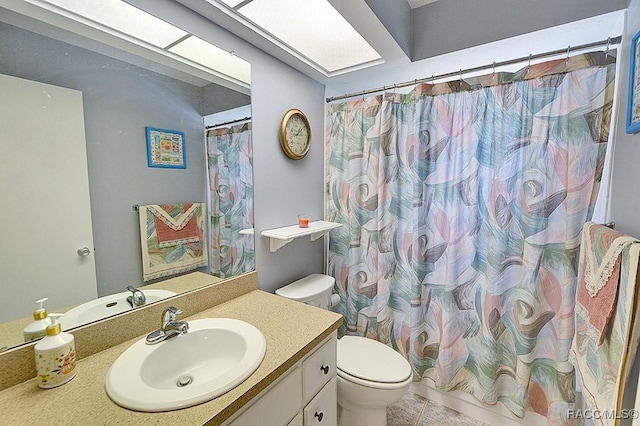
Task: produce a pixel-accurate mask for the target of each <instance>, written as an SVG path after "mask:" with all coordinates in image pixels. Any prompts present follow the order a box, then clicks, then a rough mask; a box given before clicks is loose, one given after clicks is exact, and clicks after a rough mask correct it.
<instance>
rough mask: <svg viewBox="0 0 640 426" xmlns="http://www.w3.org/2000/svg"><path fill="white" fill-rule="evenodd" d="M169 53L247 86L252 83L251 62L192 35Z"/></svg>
mask: <svg viewBox="0 0 640 426" xmlns="http://www.w3.org/2000/svg"><path fill="white" fill-rule="evenodd" d="M169 52H172V53H175V54H177V55H180V56H182V57H183V58H187V59H190V60H192V61H193V62H196V63H199V64H201V65H204V66H205V67H208V68H210V69H212V70H216V71H218V72H221V73H222V74H226V75H227V76H233V77H234V78H237V79H238V80H240V81H243V82H245V83H247V84H250V83H251V65H250V64H249V62H247V61H245V60H243V59H241V58H238V57H237V56H234V55H233V54H231V53H229V52H227V51H226V50H223V49H220V48H219V47H216V46H214V45H212V44H211V43H208V42H206V41H204V40H202V39H200V38H198V37H196V36H193V35H192V36H190V37H188V38H187V39H185V40H183V41H181V42H179V43H177V44H176V45H174V46H172V47H171V48H169Z"/></svg>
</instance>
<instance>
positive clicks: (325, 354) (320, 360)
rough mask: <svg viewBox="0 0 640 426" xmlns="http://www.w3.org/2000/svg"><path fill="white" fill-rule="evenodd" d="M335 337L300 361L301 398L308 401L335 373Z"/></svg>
mask: <svg viewBox="0 0 640 426" xmlns="http://www.w3.org/2000/svg"><path fill="white" fill-rule="evenodd" d="M336 342H337V340H336V338H335V337H333V335H332V337H331V338H329V340H327V341H326V343H324V344H323V345H322V346H321V347H320V348H319V349H318V350H316V351H315V352H313V353H312V354H311V355H309V357H308V358H307V359H305V360H304V361H303V362H302V380H303V386H302V388H303V399H304V401H305V402H308V401H310V400H311V398H313V397H314V396H315V394H316V393H318V391H319V390H320V389H322V386H324V384H325V383H327V382H328V381H329V379H331V378H332V377H335V375H336V347H337V343H336Z"/></svg>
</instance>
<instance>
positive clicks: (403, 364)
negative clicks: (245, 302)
mask: <svg viewBox="0 0 640 426" xmlns="http://www.w3.org/2000/svg"><path fill="white" fill-rule="evenodd" d="M334 283H335V280H334V278H333V277H330V276H328V275H322V274H312V275H309V276H307V277H304V278H302V279H300V280H298V281H295V282H293V283H291V284H289V285H286V286H284V287H282V288H280V289H278V290H276V294H277V295H279V296H282V297H286V298H288V299H293V300H297V301H299V302H303V303H307V304H309V305H313V306H317V307H320V308H323V309H329V308H330V307H331V305H332V296H331V291H332V289H333V285H334ZM335 297H337V296H334V300H333V302H334V303H335V301H336V300H335ZM338 300H339V299H338ZM337 352H338V357H337V367H338V368H337V376H338V405H339V407H340V410H339V421H338V424H339V425H341V426H386V424H387V407H388V406H390V405H392V404H394V403H396V402H398V401H399V400H400V399H402V397H403V396H404V395H405V394H406V393H407V392H408V391H409V385H410V384H411V380H412V373H411V366H410V365H409V363H408V362H407V360H406V359H404V358H403V357H402V355H400V354H399V353H397V352H396V351H394V350H393V349H392V348H390V347H389V346H387V345H385V344H383V343H380V342H378V341H376V340H372V339H367V338H365V337H357V336H344V337H342V338H341V339H339V340H338V349H337Z"/></svg>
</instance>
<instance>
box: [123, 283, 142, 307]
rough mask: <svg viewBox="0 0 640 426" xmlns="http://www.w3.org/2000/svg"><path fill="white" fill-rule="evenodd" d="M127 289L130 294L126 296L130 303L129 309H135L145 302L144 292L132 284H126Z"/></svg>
mask: <svg viewBox="0 0 640 426" xmlns="http://www.w3.org/2000/svg"><path fill="white" fill-rule="evenodd" d="M127 290H129V291H130V292H131V296H129V297H127V302H129V305H131V309H135V308H137V307H139V306H142V305H144V304H145V303H146V302H147V298H146V297H145V295H144V293H143V292H142V291H140V289H137V288H135V287H133V286H130V285H128V286H127Z"/></svg>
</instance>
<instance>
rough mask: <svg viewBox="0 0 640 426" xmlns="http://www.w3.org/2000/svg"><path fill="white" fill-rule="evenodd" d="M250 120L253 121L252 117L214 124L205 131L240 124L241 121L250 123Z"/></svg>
mask: <svg viewBox="0 0 640 426" xmlns="http://www.w3.org/2000/svg"><path fill="white" fill-rule="evenodd" d="M249 120H251V116H249V117H244V118H238V119H235V120H231V121H225V122H224V123H218V124H212V125H211V126H207V127H205V128H204V129H205V130H209V129H213V128H214V127H219V126H224V125H225V124H233V123H240V122H241V121H249Z"/></svg>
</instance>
